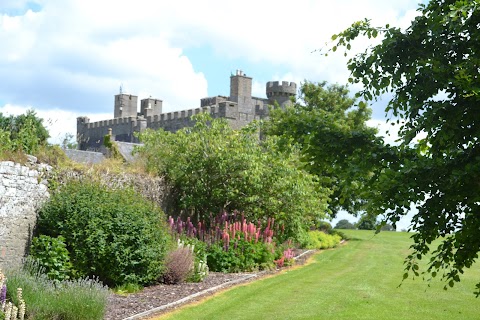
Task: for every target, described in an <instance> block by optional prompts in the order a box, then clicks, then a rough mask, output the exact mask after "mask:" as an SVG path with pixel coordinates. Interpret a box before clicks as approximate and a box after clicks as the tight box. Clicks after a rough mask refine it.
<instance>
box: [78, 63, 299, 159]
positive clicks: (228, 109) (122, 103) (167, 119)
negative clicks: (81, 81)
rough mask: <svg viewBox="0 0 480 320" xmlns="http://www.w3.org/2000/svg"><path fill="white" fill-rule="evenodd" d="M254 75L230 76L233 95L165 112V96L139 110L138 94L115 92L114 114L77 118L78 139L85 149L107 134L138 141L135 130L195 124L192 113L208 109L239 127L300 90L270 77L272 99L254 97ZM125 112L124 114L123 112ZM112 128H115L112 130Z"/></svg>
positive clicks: (94, 146) (145, 102) (268, 87)
mask: <svg viewBox="0 0 480 320" xmlns="http://www.w3.org/2000/svg"><path fill="white" fill-rule="evenodd" d="M251 87H252V78H249V77H246V75H245V74H243V72H240V71H237V74H236V75H232V76H231V77H230V96H229V97H227V96H214V97H206V98H202V99H201V100H200V108H193V109H186V110H181V111H172V112H165V113H163V112H162V100H159V99H153V98H148V99H143V100H141V105H140V112H138V106H137V96H133V95H127V94H123V93H120V94H118V95H116V96H115V106H114V118H113V119H109V120H102V121H96V122H90V119H89V118H88V117H78V118H77V141H78V145H79V148H80V149H81V150H96V149H97V150H98V149H99V148H100V147H101V145H102V143H103V137H104V136H105V135H107V134H110V133H111V134H112V136H113V138H114V139H115V140H117V141H124V142H138V141H137V138H136V137H135V135H134V133H135V132H142V131H143V130H145V129H147V128H151V129H154V130H156V129H160V128H162V129H164V130H166V131H170V132H175V131H177V130H179V129H181V128H185V127H191V126H193V125H194V121H193V120H192V116H193V115H196V114H199V113H203V112H207V113H209V114H210V115H211V116H212V118H224V119H227V121H228V122H229V123H230V125H231V126H232V128H235V129H239V128H241V127H243V126H245V125H247V124H248V123H249V122H251V121H253V120H258V119H263V118H265V117H268V105H271V104H274V103H275V104H277V103H278V104H279V105H280V106H281V107H284V106H286V105H288V104H289V103H290V97H291V96H294V95H295V94H296V91H297V85H296V84H295V83H294V82H287V81H282V82H279V81H270V82H267V84H266V93H267V97H268V99H263V98H255V97H252V94H251V92H252V88H251ZM122 115H123V116H122ZM110 129H111V130H110Z"/></svg>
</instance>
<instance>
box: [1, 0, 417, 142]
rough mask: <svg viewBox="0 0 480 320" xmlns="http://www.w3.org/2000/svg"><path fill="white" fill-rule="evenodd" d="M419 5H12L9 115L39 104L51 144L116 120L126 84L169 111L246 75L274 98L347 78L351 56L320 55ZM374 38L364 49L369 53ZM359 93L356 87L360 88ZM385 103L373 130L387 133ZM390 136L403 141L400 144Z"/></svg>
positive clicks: (7, 7) (186, 0)
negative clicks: (300, 86)
mask: <svg viewBox="0 0 480 320" xmlns="http://www.w3.org/2000/svg"><path fill="white" fill-rule="evenodd" d="M417 3H418V0H390V1H384V0H363V1H356V0H343V1H320V0H317V1H314V0H298V1H296V2H292V1H283V0H276V1H273V0H263V1H254V0H244V1H241V2H238V1H224V0H204V1H191V0H176V1H168V2H167V1H154V0H135V1H132V0H128V1H127V0H95V1H94V0H62V1H58V0H30V1H22V0H2V1H0V44H1V50H0V79H2V81H1V85H0V112H2V113H4V114H19V113H23V112H25V111H26V110H27V109H28V108H34V109H35V110H36V111H37V114H38V115H39V116H41V117H43V118H44V119H46V121H47V123H48V125H49V129H50V133H51V135H52V141H53V142H56V141H60V140H61V138H62V137H64V136H65V134H66V133H72V134H75V133H76V127H75V125H76V117H78V116H88V117H90V119H91V120H92V121H96V120H104V119H109V118H111V117H113V97H114V95H115V94H117V93H118V91H119V88H120V85H123V87H124V89H125V90H126V91H128V92H129V93H131V94H135V95H138V96H139V100H140V99H142V98H145V97H148V96H152V97H154V98H159V99H162V100H163V101H164V106H165V110H166V111H173V110H181V109H187V108H188V109H190V108H196V107H198V106H199V103H200V102H199V100H200V99H201V98H203V97H206V96H213V95H228V94H229V77H230V74H231V73H233V72H235V70H236V69H241V70H243V71H244V72H245V73H246V74H247V75H248V76H251V77H252V78H253V93H254V95H256V96H259V97H264V96H265V83H266V82H267V81H270V80H283V81H294V82H297V83H300V82H302V81H304V80H309V81H323V80H326V81H328V82H330V83H335V82H337V83H341V84H345V83H346V82H347V79H348V76H349V73H348V70H347V69H346V66H345V63H346V59H345V58H344V57H343V55H342V54H341V53H339V54H334V55H329V56H328V57H324V56H321V55H320V54H318V53H312V51H314V50H315V49H319V48H321V47H322V46H324V44H325V43H326V42H327V41H329V39H330V37H331V35H332V34H334V33H337V32H339V31H341V30H343V29H345V28H346V27H348V26H349V25H350V24H351V23H353V22H354V21H357V20H360V19H364V18H371V19H372V22H373V24H375V25H379V26H382V25H385V24H387V23H389V24H390V25H393V26H399V27H406V26H408V25H409V24H410V22H411V20H412V19H413V18H414V17H415V15H416V9H417ZM368 44H369V43H368V42H367V40H361V41H357V42H356V43H355V45H354V48H353V49H354V50H356V51H357V52H359V51H361V50H364V48H365V47H366V46H367V45H368ZM356 89H358V88H352V91H355V90H356ZM384 104H385V102H383V103H380V104H377V105H374V106H372V107H373V119H372V121H371V125H373V126H378V127H379V128H380V130H381V131H384V130H385V129H384V126H385V117H384V113H383V105H384ZM389 139H391V140H393V139H394V137H390V138H389Z"/></svg>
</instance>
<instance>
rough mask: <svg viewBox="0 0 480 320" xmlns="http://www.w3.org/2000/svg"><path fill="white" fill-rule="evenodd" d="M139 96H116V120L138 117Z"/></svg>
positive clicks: (122, 94) (114, 115)
mask: <svg viewBox="0 0 480 320" xmlns="http://www.w3.org/2000/svg"><path fill="white" fill-rule="evenodd" d="M137 100H138V97H137V96H133V95H131V94H126V93H119V94H117V95H115V109H114V112H113V117H114V118H126V117H136V116H137Z"/></svg>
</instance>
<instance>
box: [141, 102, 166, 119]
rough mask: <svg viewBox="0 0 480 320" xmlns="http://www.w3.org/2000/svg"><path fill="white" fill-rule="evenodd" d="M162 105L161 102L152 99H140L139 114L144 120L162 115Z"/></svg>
mask: <svg viewBox="0 0 480 320" xmlns="http://www.w3.org/2000/svg"><path fill="white" fill-rule="evenodd" d="M162 104H163V101H162V100H158V99H152V98H148V99H142V100H141V101H140V114H141V115H143V116H144V117H145V118H146V117H150V116H154V115H158V114H162Z"/></svg>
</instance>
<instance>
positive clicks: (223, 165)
mask: <svg viewBox="0 0 480 320" xmlns="http://www.w3.org/2000/svg"><path fill="white" fill-rule="evenodd" d="M194 120H195V121H196V123H195V126H194V127H192V128H183V129H181V130H178V131H177V132H176V133H170V132H166V131H163V130H157V131H153V130H147V131H145V132H144V133H142V134H141V135H140V140H141V141H142V142H143V143H144V146H143V147H141V148H139V149H138V151H139V153H140V155H141V156H142V157H144V158H145V160H146V164H147V167H148V169H149V170H150V171H151V172H153V173H157V174H160V175H165V176H166V178H167V181H168V182H169V183H170V184H171V185H172V187H173V189H174V191H176V195H177V197H176V198H175V208H174V209H176V210H178V211H176V210H174V211H176V212H175V213H176V214H178V212H179V211H180V210H183V211H184V213H185V214H186V215H191V218H192V219H194V220H196V221H197V220H198V221H204V222H206V223H209V217H210V215H211V214H212V213H213V215H216V214H217V213H218V212H220V211H222V210H227V211H230V212H231V211H233V210H239V211H242V212H243V213H244V215H245V217H246V218H247V219H248V220H250V221H252V220H253V221H257V220H259V219H260V220H262V221H265V222H266V220H267V218H274V219H275V224H277V225H283V226H284V227H285V236H287V237H291V238H294V239H296V240H299V241H300V240H303V239H302V236H304V235H305V233H306V231H307V230H308V228H309V227H310V226H312V225H313V224H314V223H315V222H316V221H318V220H321V219H322V218H324V217H325V213H326V211H327V209H326V200H327V198H328V195H329V194H330V191H329V190H328V189H326V188H322V187H321V186H319V185H318V183H317V179H316V177H315V176H314V175H311V174H309V173H308V172H305V171H304V170H302V169H301V168H299V160H298V155H297V152H295V150H290V151H289V152H288V153H285V152H284V151H281V150H279V149H278V148H277V144H276V141H275V139H266V140H264V141H262V143H261V144H260V143H259V140H258V130H257V128H255V126H254V124H252V125H251V126H248V127H245V128H242V129H241V130H238V131H236V130H233V129H232V128H231V127H230V126H229V124H228V122H227V121H226V120H225V119H212V118H211V117H210V116H209V115H208V114H205V113H202V114H199V115H196V116H194ZM173 214H174V213H173V212H172V215H173Z"/></svg>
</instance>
